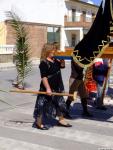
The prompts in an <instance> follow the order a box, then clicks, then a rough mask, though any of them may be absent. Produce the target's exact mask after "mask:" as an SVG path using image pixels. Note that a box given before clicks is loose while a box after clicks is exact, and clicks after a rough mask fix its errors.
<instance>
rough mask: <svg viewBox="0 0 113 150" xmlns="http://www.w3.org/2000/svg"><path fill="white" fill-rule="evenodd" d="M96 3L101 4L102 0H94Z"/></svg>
mask: <svg viewBox="0 0 113 150" xmlns="http://www.w3.org/2000/svg"><path fill="white" fill-rule="evenodd" d="M92 1H93V2H94V3H95V4H97V5H100V3H101V1H102V0H92Z"/></svg>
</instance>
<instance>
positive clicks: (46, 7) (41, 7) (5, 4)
mask: <svg viewBox="0 0 113 150" xmlns="http://www.w3.org/2000/svg"><path fill="white" fill-rule="evenodd" d="M11 10H12V11H14V12H15V13H16V14H17V15H18V16H20V18H22V20H23V21H27V22H35V23H45V24H55V25H64V13H65V3H64V0H19V1H18V0H0V21H4V20H5V18H6V17H5V11H11Z"/></svg>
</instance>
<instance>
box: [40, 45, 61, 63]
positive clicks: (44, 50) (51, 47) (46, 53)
mask: <svg viewBox="0 0 113 150" xmlns="http://www.w3.org/2000/svg"><path fill="white" fill-rule="evenodd" d="M58 48H59V46H58V44H57V43H53V44H48V43H47V44H44V46H43V48H42V52H41V57H40V60H44V59H46V58H47V56H49V54H50V53H51V52H52V51H56V50H58Z"/></svg>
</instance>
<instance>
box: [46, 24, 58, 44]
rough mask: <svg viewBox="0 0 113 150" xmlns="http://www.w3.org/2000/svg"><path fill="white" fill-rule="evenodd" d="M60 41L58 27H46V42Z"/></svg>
mask: <svg viewBox="0 0 113 150" xmlns="http://www.w3.org/2000/svg"><path fill="white" fill-rule="evenodd" d="M54 42H57V43H60V27H48V28H47V43H54Z"/></svg>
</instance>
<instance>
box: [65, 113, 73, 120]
mask: <svg viewBox="0 0 113 150" xmlns="http://www.w3.org/2000/svg"><path fill="white" fill-rule="evenodd" d="M64 118H66V119H73V118H72V117H71V115H70V114H69V113H66V114H65V115H64Z"/></svg>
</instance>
